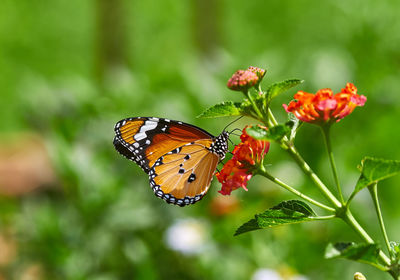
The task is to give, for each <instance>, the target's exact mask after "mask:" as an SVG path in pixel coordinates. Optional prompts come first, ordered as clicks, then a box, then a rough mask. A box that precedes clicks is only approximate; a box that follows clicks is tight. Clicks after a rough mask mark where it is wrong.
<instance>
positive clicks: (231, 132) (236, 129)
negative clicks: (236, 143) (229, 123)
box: [229, 128, 242, 136]
mask: <svg viewBox="0 0 400 280" xmlns="http://www.w3.org/2000/svg"><path fill="white" fill-rule="evenodd" d="M238 130H239V131H240V132H242V130H241V129H239V128H235V129H233V130H232V131H230V132H229V134H233V135H236V134H234V133H233V132H235V131H238ZM237 136H238V135H237Z"/></svg>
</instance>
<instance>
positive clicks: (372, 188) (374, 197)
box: [368, 183, 393, 258]
mask: <svg viewBox="0 0 400 280" xmlns="http://www.w3.org/2000/svg"><path fill="white" fill-rule="evenodd" d="M368 190H369V192H370V194H371V197H372V200H373V202H374V205H375V210H376V215H377V216H378V220H379V225H380V227H381V230H382V234H383V238H384V239H385V244H386V248H387V250H388V252H389V255H390V257H391V258H393V256H392V250H391V249H390V243H389V238H388V236H387V233H386V228H385V224H384V222H383V217H382V212H381V207H380V205H379V200H378V187H377V183H374V184H373V185H371V186H369V187H368Z"/></svg>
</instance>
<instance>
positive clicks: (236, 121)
mask: <svg viewBox="0 0 400 280" xmlns="http://www.w3.org/2000/svg"><path fill="white" fill-rule="evenodd" d="M241 118H243V116H240V117H239V118H237V119H235V120H233V121H231V122H230V123H228V124H227V125H226V126H225V127H224V130H223V131H225V129H226V128H227V127H228V126H230V125H231V124H233V123H234V122H237V121H238V120H240V119H241Z"/></svg>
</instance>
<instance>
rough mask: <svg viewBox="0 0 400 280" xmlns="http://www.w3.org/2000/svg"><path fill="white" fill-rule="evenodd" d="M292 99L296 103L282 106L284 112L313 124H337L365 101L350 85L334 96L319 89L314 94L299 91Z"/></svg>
mask: <svg viewBox="0 0 400 280" xmlns="http://www.w3.org/2000/svg"><path fill="white" fill-rule="evenodd" d="M294 98H295V99H296V101H291V102H290V103H289V105H286V104H283V107H284V108H285V110H286V111H287V112H291V113H293V114H294V115H295V116H296V117H297V118H298V119H299V120H301V121H303V122H308V123H315V124H324V123H329V122H334V121H336V122H338V121H340V120H341V119H342V118H344V117H345V116H347V115H348V114H350V113H351V112H353V110H354V109H355V108H356V107H357V106H363V105H364V103H365V101H367V98H366V97H365V96H364V95H358V94H357V88H356V87H355V86H354V85H353V84H352V83H347V84H346V87H345V88H343V89H342V90H341V91H340V92H339V93H336V94H333V92H332V90H331V89H330V88H327V89H320V90H319V91H317V93H316V94H312V93H308V92H304V91H299V92H297V93H296V94H295V95H294Z"/></svg>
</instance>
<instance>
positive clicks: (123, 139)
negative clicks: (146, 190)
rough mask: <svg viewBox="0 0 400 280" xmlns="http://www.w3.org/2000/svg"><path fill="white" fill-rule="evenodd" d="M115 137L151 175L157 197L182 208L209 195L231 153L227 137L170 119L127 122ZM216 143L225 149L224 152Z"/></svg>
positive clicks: (120, 149) (116, 143)
mask: <svg viewBox="0 0 400 280" xmlns="http://www.w3.org/2000/svg"><path fill="white" fill-rule="evenodd" d="M115 133H116V136H115V138H114V146H115V148H116V150H117V151H118V152H119V153H121V154H122V155H124V156H125V157H127V158H128V159H130V160H133V161H135V162H136V163H137V164H138V165H139V166H141V167H142V169H143V170H144V171H145V172H146V173H148V174H149V179H150V185H151V187H152V188H153V191H154V193H155V194H156V196H158V197H160V198H162V199H164V200H165V201H167V202H168V203H172V204H177V205H179V206H185V205H188V204H193V203H195V202H197V201H199V200H200V199H201V198H202V197H203V196H204V195H205V194H206V192H207V190H208V188H209V186H210V183H211V180H212V177H213V175H214V172H215V169H216V167H217V164H218V162H219V159H220V158H221V157H223V156H224V155H225V152H226V149H227V143H226V141H227V137H228V136H227V134H226V133H225V134H224V133H223V134H224V137H225V138H224V137H223V138H221V135H222V134H221V135H220V136H219V137H217V138H215V137H214V136H212V135H211V134H209V133H208V132H206V131H205V130H203V129H201V128H198V127H196V126H193V125H190V124H186V123H182V122H179V121H172V120H168V119H159V118H143V117H139V118H129V119H124V120H121V121H119V122H118V123H117V124H116V125H115ZM216 143H217V144H219V146H221V145H222V146H223V147H222V152H221V149H219V150H216V147H215V146H216V145H215V144H216ZM219 148H221V147H219ZM218 151H219V153H218Z"/></svg>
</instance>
